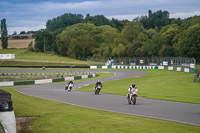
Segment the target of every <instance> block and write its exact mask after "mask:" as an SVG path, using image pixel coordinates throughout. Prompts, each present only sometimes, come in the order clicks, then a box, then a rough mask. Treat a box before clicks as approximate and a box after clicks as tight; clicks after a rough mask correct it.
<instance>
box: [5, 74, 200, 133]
mask: <svg viewBox="0 0 200 133" xmlns="http://www.w3.org/2000/svg"><path fill="white" fill-rule="evenodd" d="M148 72H149V74H148V75H146V76H142V77H135V78H128V79H122V80H117V81H109V82H104V83H103V85H104V88H103V89H102V92H104V93H106V92H107V93H113V94H121V95H124V94H126V93H127V85H129V82H130V81H135V82H136V84H137V85H138V88H139V91H140V96H144V97H145V95H146V96H148V97H149V98H156V97H158V98H159V97H161V96H162V97H163V98H166V97H167V96H172V95H173V94H174V93H175V92H176V91H179V89H181V90H182V91H185V90H187V87H192V88H190V91H191V89H192V90H195V91H194V93H190V96H191V97H192V96H194V99H193V102H196V101H199V98H198V97H199V94H200V93H199V89H198V87H199V84H195V83H192V81H191V79H192V76H193V75H190V74H188V73H183V72H174V71H165V70H160V71H159V70H152V71H151V70H148ZM167 72H169V73H167ZM170 75H171V76H170ZM164 76H166V77H164ZM174 76H177V77H178V78H180V79H179V80H177V81H173V80H174V78H175V77H174ZM152 77H155V78H153V79H152V80H151V78H152ZM172 77H174V78H173V79H170V80H168V78H172ZM145 79H146V80H145ZM155 79H157V80H155ZM183 79H184V80H183ZM154 80H155V81H154ZM182 80H183V81H182ZM157 82H159V87H158V86H157V87H155V86H156V85H155V84H156V83H157ZM184 82H186V83H185V84H182V83H184ZM174 83H176V84H177V85H175V86H176V87H177V88H176V89H175V88H174V87H173V86H172V85H174ZM119 84H121V85H120V86H124V88H126V89H119V87H118V88H116V87H117V86H119ZM166 84H169V86H166ZM187 84H189V85H187ZM149 85H152V86H149ZM157 85H158V84H157ZM185 85H187V86H186V87H185V88H184V86H185ZM148 86H149V87H148ZM87 87H89V86H87ZM87 87H82V88H80V90H84V89H85V90H87V89H88V88H87ZM112 87H115V89H109V88H112ZM122 88H123V87H122ZM169 88H172V89H169ZM1 89H4V90H6V91H9V92H10V93H11V94H12V100H13V101H14V110H15V113H16V114H17V115H18V116H23V117H31V118H33V120H32V122H31V123H32V124H31V127H32V129H31V131H32V132H33V133H47V132H48V133H57V132H59V133H66V132H70V133H79V132H81V133H88V132H96V133H102V132H104V133H121V132H124V133H126V132H132V131H133V130H134V132H138V133H169V132H170V133H183V132H187V133H199V132H200V127H197V126H191V125H185V124H181V123H176V122H169V121H163V120H156V119H149V118H143V117H136V116H130V115H124V114H118V113H112V112H106V111H99V110H94V109H87V108H82V107H76V106H72V105H68V104H63V103H59V102H54V101H49V100H44V99H39V98H35V97H30V96H26V95H23V94H20V93H18V92H16V91H15V90H13V89H12V88H10V87H2V88H1ZM173 89H174V90H173ZM116 90H117V91H116ZM155 92H156V93H155ZM154 93H155V95H154ZM159 93H160V94H159ZM195 93H196V94H195ZM147 94H148V95H147ZM184 95H185V94H184V93H179V92H178V95H177V97H173V98H174V99H177V100H176V101H178V100H179V99H180V97H184ZM155 96H156V97H155ZM168 100H169V99H168ZM133 125H134V127H133ZM27 133H28V132H27Z"/></svg>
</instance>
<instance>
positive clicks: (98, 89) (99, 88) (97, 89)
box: [94, 85, 102, 95]
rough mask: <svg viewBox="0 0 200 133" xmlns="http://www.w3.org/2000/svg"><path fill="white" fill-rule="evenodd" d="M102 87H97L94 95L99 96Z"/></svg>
mask: <svg viewBox="0 0 200 133" xmlns="http://www.w3.org/2000/svg"><path fill="white" fill-rule="evenodd" d="M101 87H102V86H101V85H97V86H96V87H95V88H94V94H97V95H98V94H99V92H100V90H101Z"/></svg>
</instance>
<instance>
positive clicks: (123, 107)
mask: <svg viewBox="0 0 200 133" xmlns="http://www.w3.org/2000/svg"><path fill="white" fill-rule="evenodd" d="M19 71H21V72H24V71H28V72H33V71H41V70H37V69H28V70H27V69H11V70H9V72H19ZM45 71H53V70H45ZM56 71H58V70H56ZM60 71H63V70H60ZM80 71H83V70H80ZM84 71H95V72H111V73H115V76H112V77H107V78H104V79H101V81H110V80H117V79H123V78H128V77H136V76H141V75H145V74H147V73H146V72H144V71H135V70H84ZM96 81H97V79H96V80H88V81H79V82H75V86H74V88H78V87H80V86H84V85H88V84H94V83H96ZM130 84H131V83H130ZM64 87H65V83H54V84H46V85H28V86H23V88H22V87H20V86H19V87H18V88H16V90H17V91H19V92H21V93H23V94H26V95H29V96H34V97H39V98H43V99H48V100H53V101H58V102H62V103H66V104H72V105H76V106H81V107H86V108H92V109H98V110H105V111H111V112H116V113H122V114H129V115H135V116H142V117H148V118H155V119H161V120H168V121H175V122H180V123H184V124H190V125H196V126H200V104H189V103H180V102H171V101H164V100H154V99H145V98H140V97H138V98H137V104H136V105H129V104H128V102H127V99H126V96H125V95H126V94H124V96H121V95H111V94H103V93H100V94H99V95H95V94H94V93H92V92H82V91H72V92H67V91H65V90H64ZM128 87H129V85H127V88H124V89H128ZM91 89H93V88H91Z"/></svg>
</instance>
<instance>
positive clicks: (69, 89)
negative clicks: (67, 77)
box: [65, 83, 74, 92]
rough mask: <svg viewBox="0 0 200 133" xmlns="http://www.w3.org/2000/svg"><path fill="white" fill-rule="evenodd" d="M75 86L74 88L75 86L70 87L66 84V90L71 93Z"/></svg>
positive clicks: (70, 85)
mask: <svg viewBox="0 0 200 133" xmlns="http://www.w3.org/2000/svg"><path fill="white" fill-rule="evenodd" d="M73 86H74V85H73V84H72V83H70V84H69V85H68V84H66V86H65V90H68V92H70V91H72V87H73Z"/></svg>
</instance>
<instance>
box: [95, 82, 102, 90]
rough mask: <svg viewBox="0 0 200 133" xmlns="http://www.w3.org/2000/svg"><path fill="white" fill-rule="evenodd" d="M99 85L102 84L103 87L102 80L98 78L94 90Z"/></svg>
mask: <svg viewBox="0 0 200 133" xmlns="http://www.w3.org/2000/svg"><path fill="white" fill-rule="evenodd" d="M98 85H100V86H101V87H102V84H101V81H100V80H98V81H97V82H96V85H95V87H94V90H96V89H97V86H98Z"/></svg>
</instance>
